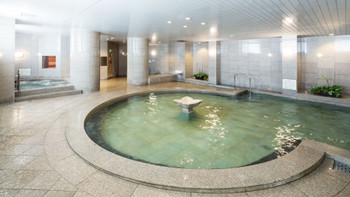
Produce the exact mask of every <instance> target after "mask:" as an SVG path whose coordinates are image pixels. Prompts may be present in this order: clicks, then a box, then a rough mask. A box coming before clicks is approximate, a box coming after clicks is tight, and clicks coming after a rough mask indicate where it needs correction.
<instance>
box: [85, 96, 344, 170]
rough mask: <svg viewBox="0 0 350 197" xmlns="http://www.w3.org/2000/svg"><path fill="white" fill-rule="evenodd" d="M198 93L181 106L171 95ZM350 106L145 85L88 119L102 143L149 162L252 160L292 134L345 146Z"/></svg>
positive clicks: (223, 164)
mask: <svg viewBox="0 0 350 197" xmlns="http://www.w3.org/2000/svg"><path fill="white" fill-rule="evenodd" d="M184 96H191V97H192V98H198V99H201V100H203V101H202V103H201V104H200V105H199V106H198V107H196V108H195V112H194V113H191V114H186V113H184V112H182V111H181V108H179V107H178V106H177V105H175V104H174V103H173V102H172V101H173V99H175V98H181V97H184ZM349 119H350V109H349V108H344V107H337V106H332V105H327V104H319V103H312V102H307V101H296V100H292V99H286V98H279V97H274V96H268V95H263V94H253V95H252V96H251V97H250V96H248V94H245V95H241V96H227V95H226V96H225V95H218V94H193V93H167V94H164V93H160V94H158V93H150V94H145V95H139V96H134V97H130V98H127V99H124V100H121V101H118V102H112V103H110V104H108V105H107V106H104V107H102V108H100V109H98V110H97V111H95V112H94V113H93V114H92V115H91V116H89V118H88V120H87V121H86V126H85V128H86V131H87V133H88V135H89V136H90V138H92V139H93V140H94V141H95V142H96V143H97V144H99V145H100V146H102V147H103V148H105V149H107V150H109V151H111V152H113V153H116V154H119V155H121V156H124V157H127V158H131V159H134V160H138V161H143V162H147V163H152V164H157V165H162V166H169V167H178V168H191V169H218V168H234V167H239V166H245V165H249V164H252V163H256V162H257V161H259V160H261V159H262V158H265V157H268V156H269V155H271V154H273V153H274V152H276V151H279V152H282V153H283V150H281V146H282V145H283V144H284V143H286V142H291V141H294V140H295V139H301V140H305V139H312V140H316V141H319V142H323V143H327V144H330V145H334V146H338V147H341V148H345V149H348V150H349V149H350V133H349V132H347V131H349V130H350V125H349V124H348V120H349Z"/></svg>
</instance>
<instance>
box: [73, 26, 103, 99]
mask: <svg viewBox="0 0 350 197" xmlns="http://www.w3.org/2000/svg"><path fill="white" fill-rule="evenodd" d="M70 82H71V83H72V84H73V85H74V87H75V89H78V90H83V92H93V91H98V90H99V89H100V33H98V32H93V31H89V30H83V29H72V30H71V32H70Z"/></svg>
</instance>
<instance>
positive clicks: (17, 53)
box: [15, 51, 24, 58]
mask: <svg viewBox="0 0 350 197" xmlns="http://www.w3.org/2000/svg"><path fill="white" fill-rule="evenodd" d="M23 56H24V53H23V52H20V51H17V52H16V53H15V57H18V58H20V57H23Z"/></svg>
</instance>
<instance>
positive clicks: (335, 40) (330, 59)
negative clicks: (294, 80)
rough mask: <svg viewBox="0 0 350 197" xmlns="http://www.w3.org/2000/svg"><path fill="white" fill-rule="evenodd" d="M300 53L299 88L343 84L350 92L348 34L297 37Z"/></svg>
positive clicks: (348, 92)
mask: <svg viewBox="0 0 350 197" xmlns="http://www.w3.org/2000/svg"><path fill="white" fill-rule="evenodd" d="M298 43H299V46H298V47H299V51H300V54H301V86H300V89H301V90H309V89H310V88H312V86H318V85H326V80H325V79H324V78H323V77H322V75H323V76H325V77H327V78H329V79H330V83H331V84H330V85H333V84H338V85H341V86H343V88H344V92H345V93H346V94H348V95H349V94H350V36H349V35H345V36H324V37H304V38H299V39H298Z"/></svg>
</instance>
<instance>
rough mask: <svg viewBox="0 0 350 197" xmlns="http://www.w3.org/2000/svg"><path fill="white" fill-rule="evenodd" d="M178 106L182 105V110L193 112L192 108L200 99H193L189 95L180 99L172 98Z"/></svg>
mask: <svg viewBox="0 0 350 197" xmlns="http://www.w3.org/2000/svg"><path fill="white" fill-rule="evenodd" d="M173 101H174V102H175V103H176V104H177V105H178V106H180V107H182V111H183V112H184V113H188V114H189V113H192V112H194V110H193V108H194V107H196V106H198V105H199V104H200V103H201V102H202V100H200V99H193V98H191V97H189V96H185V97H183V98H182V99H174V100H173Z"/></svg>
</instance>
